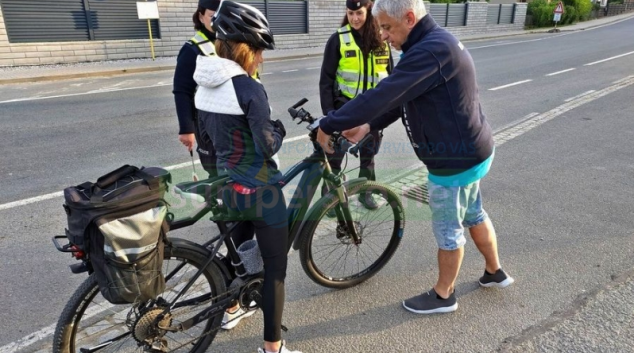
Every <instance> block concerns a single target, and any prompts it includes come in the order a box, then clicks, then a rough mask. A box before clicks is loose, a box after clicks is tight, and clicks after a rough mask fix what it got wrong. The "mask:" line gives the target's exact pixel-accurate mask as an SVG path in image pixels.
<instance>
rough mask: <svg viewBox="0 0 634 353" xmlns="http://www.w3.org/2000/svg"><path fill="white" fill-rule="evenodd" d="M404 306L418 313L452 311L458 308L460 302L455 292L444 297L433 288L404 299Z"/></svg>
mask: <svg viewBox="0 0 634 353" xmlns="http://www.w3.org/2000/svg"><path fill="white" fill-rule="evenodd" d="M403 307H404V308H405V309H407V310H408V311H411V312H413V313H416V314H437V313H450V312H453V311H456V310H457V309H458V302H457V301H456V294H455V293H451V295H450V296H449V298H447V299H442V298H441V297H440V296H438V294H437V293H436V291H435V290H434V289H433V288H432V289H431V290H430V291H429V292H426V293H423V294H421V295H417V296H415V297H412V298H409V299H407V300H404V301H403Z"/></svg>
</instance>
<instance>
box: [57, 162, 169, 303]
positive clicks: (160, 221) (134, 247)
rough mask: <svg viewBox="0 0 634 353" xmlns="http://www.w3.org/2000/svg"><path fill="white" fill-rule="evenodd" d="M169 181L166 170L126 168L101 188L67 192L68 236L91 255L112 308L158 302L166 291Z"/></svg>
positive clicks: (100, 184) (84, 187)
mask: <svg viewBox="0 0 634 353" xmlns="http://www.w3.org/2000/svg"><path fill="white" fill-rule="evenodd" d="M170 181H171V176H170V174H169V172H168V171H167V170H165V169H162V168H155V167H148V168H140V169H139V168H137V167H134V166H130V165H124V166H123V167H121V168H119V169H117V170H114V171H112V172H110V173H108V174H106V175H104V176H102V177H100V178H99V179H97V182H96V183H91V182H85V183H83V184H80V185H77V186H73V187H69V188H66V189H64V199H65V201H66V202H65V204H64V210H65V211H66V215H67V216H68V229H67V230H66V236H67V237H68V240H69V242H70V243H71V244H73V245H76V246H77V247H79V248H80V249H82V250H83V251H84V252H85V253H86V254H87V255H88V260H89V263H90V267H91V268H92V271H94V275H95V277H96V279H97V283H98V284H99V290H100V291H101V294H102V295H103V296H104V298H106V300H108V301H109V302H111V303H113V304H127V303H135V302H141V301H146V300H149V299H153V298H155V297H156V296H157V295H159V294H160V293H162V292H163V291H164V289H165V279H164V278H163V274H162V273H161V268H162V265H163V250H164V242H165V233H166V231H167V223H166V220H165V217H166V214H167V203H166V202H165V200H164V199H163V197H164V195H165V192H166V191H167V184H168V183H169V182H170Z"/></svg>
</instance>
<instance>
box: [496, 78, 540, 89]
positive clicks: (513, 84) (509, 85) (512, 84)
mask: <svg viewBox="0 0 634 353" xmlns="http://www.w3.org/2000/svg"><path fill="white" fill-rule="evenodd" d="M531 81H533V80H524V81H518V82H513V83H509V84H508V85H504V86H498V87H494V88H489V91H497V90H500V89H504V88H508V87H512V86H517V85H521V84H522V83H526V82H531Z"/></svg>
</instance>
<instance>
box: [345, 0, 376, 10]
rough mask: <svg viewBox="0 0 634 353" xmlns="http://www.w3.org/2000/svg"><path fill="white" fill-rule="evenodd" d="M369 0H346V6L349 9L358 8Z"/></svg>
mask: <svg viewBox="0 0 634 353" xmlns="http://www.w3.org/2000/svg"><path fill="white" fill-rule="evenodd" d="M369 2H370V0H346V7H347V8H348V9H350V10H358V9H360V8H362V7H363V6H365V5H367V4H368V3H369Z"/></svg>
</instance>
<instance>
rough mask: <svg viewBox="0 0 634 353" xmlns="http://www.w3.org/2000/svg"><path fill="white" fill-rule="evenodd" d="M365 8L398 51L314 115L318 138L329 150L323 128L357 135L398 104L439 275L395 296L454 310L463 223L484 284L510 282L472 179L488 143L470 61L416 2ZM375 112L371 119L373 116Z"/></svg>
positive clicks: (485, 158)
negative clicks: (389, 66)
mask: <svg viewBox="0 0 634 353" xmlns="http://www.w3.org/2000/svg"><path fill="white" fill-rule="evenodd" d="M372 14H373V15H374V16H375V18H377V20H378V22H379V25H380V26H381V29H382V39H383V40H387V41H388V42H389V43H390V44H391V45H392V47H394V48H395V49H397V50H402V51H403V55H402V57H401V60H400V61H399V63H398V65H396V67H395V68H394V70H393V72H392V74H391V75H390V76H388V77H387V78H385V79H383V80H382V81H381V82H380V83H379V85H378V86H377V87H376V88H375V89H373V90H369V91H367V92H365V93H363V94H362V95H359V96H357V97H356V98H355V99H354V100H352V101H350V102H349V103H346V104H345V105H344V106H343V107H342V108H340V109H339V110H337V111H331V112H329V113H328V115H327V116H326V117H324V118H323V119H321V121H320V131H319V133H318V137H317V139H318V141H319V143H320V144H321V145H322V147H323V148H324V149H325V150H326V152H328V153H331V152H332V148H331V146H330V145H329V139H330V136H329V135H330V134H332V132H334V131H345V130H348V131H346V132H345V133H344V134H345V136H346V137H348V138H349V139H350V140H352V141H358V140H360V139H361V138H362V137H363V136H365V135H366V134H367V133H368V132H369V131H370V130H377V129H383V128H386V127H387V126H388V125H390V124H391V123H393V122H394V121H395V119H394V117H392V116H390V115H385V116H382V115H383V114H384V113H385V112H387V111H388V110H389V109H393V108H395V107H398V106H403V109H404V115H403V124H404V125H405V128H406V130H407V133H408V136H409V138H410V142H411V144H412V146H413V147H414V151H415V152H416V155H417V156H418V158H419V159H420V160H421V161H423V163H424V164H425V165H426V167H427V169H428V170H429V181H428V190H429V205H430V208H431V211H432V230H433V233H434V236H435V237H436V241H437V243H438V247H439V250H438V263H439V276H438V282H437V283H436V285H435V286H434V287H433V288H432V289H431V290H429V291H427V292H425V293H423V294H421V295H418V296H415V297H413V298H410V299H407V300H405V301H403V306H404V307H405V308H406V309H407V310H409V311H411V312H414V313H418V314H431V313H446V312H452V311H455V310H456V309H457V308H458V304H457V301H456V297H455V295H454V288H455V281H456V278H457V276H458V272H459V270H460V265H461V263H462V258H463V254H464V244H465V242H466V239H465V237H464V228H468V229H469V233H470V235H471V238H472V239H473V241H474V243H475V244H476V246H477V248H478V250H480V252H481V253H482V255H483V256H484V258H485V273H484V275H483V276H482V277H481V278H480V280H479V282H480V285H482V286H484V287H499V288H504V287H506V286H508V285H510V284H511V283H513V278H511V277H510V276H508V275H507V274H506V273H505V272H504V271H503V270H502V269H501V266H500V261H499V259H498V252H497V240H496V235H495V230H494V228H493V225H492V224H491V221H490V219H489V218H488V216H487V213H486V212H485V211H484V209H483V208H482V198H481V194H480V188H479V181H480V179H481V178H482V177H484V176H485V175H486V174H487V172H488V171H489V168H490V166H491V162H492V161H493V155H494V142H493V136H492V132H491V127H490V126H489V124H488V123H487V121H486V118H485V116H484V113H483V112H482V107H481V105H480V100H479V96H478V87H477V83H476V74H475V66H474V64H473V60H472V58H471V55H470V54H469V52H468V51H467V49H466V48H465V47H464V45H463V44H462V43H461V42H460V41H459V40H458V39H457V38H455V37H454V36H453V35H452V34H451V33H449V32H448V31H446V30H444V29H443V28H441V27H440V26H438V24H436V22H435V21H434V19H433V18H432V17H431V16H430V15H428V14H427V13H426V10H425V7H424V5H423V2H422V1H420V0H377V1H376V3H375V5H374V9H373V10H372ZM376 117H379V118H377V119H374V118H376Z"/></svg>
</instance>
